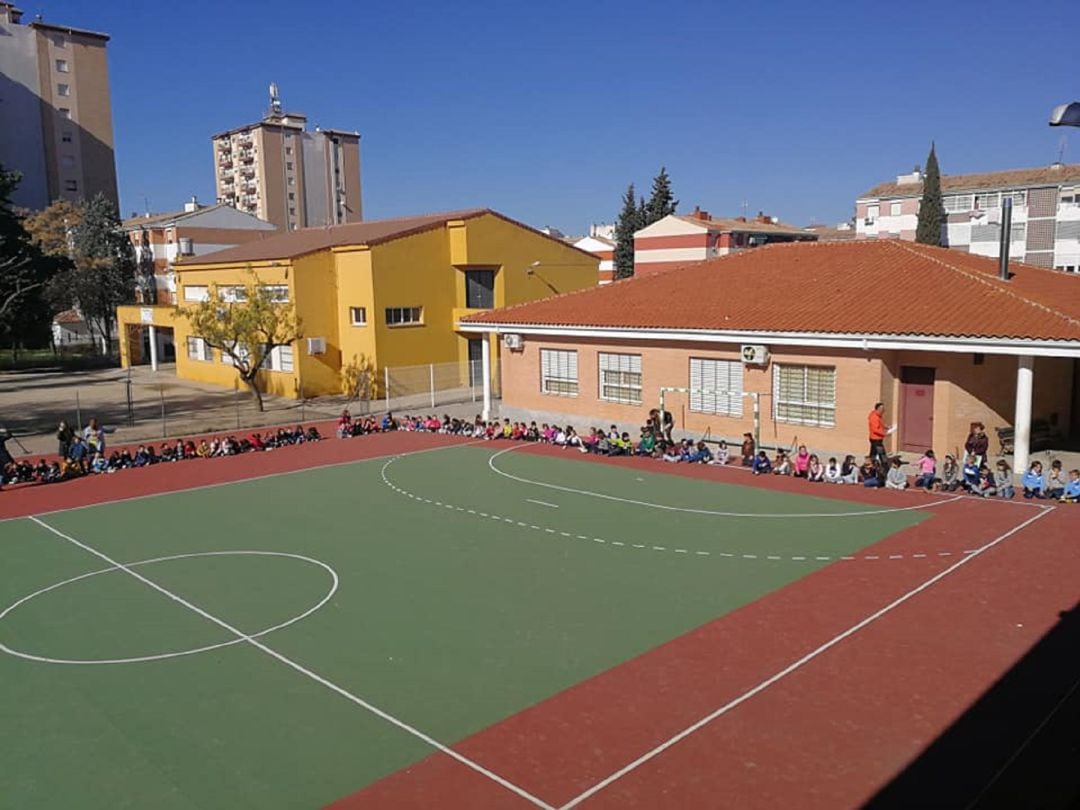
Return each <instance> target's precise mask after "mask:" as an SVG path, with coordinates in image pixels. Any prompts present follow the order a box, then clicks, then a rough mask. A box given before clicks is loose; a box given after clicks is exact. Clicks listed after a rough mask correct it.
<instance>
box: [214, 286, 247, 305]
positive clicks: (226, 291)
mask: <svg viewBox="0 0 1080 810" xmlns="http://www.w3.org/2000/svg"><path fill="white" fill-rule="evenodd" d="M218 297H219V298H220V299H221V300H222V301H224V302H225V303H226V304H242V303H244V302H245V301H247V287H244V286H243V285H236V284H233V285H230V286H228V287H219V288H218Z"/></svg>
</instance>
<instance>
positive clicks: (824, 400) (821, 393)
mask: <svg viewBox="0 0 1080 810" xmlns="http://www.w3.org/2000/svg"><path fill="white" fill-rule="evenodd" d="M773 417H774V418H775V419H776V421H778V422H787V423H790V424H794V425H811V426H816V427H834V426H835V425H836V368H835V367H832V366H792V365H781V364H779V363H776V364H774V365H773Z"/></svg>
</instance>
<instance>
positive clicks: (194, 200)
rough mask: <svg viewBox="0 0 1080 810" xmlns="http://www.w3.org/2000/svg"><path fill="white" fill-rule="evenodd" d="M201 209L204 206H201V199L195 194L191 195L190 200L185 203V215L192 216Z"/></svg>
mask: <svg viewBox="0 0 1080 810" xmlns="http://www.w3.org/2000/svg"><path fill="white" fill-rule="evenodd" d="M200 208H202V206H201V205H199V199H198V197H196V196H195V195H194V194H193V195H191V199H190V200H188V201H187V202H186V203H184V213H185V214H190V213H191V212H192V211H198V210H199V209H200Z"/></svg>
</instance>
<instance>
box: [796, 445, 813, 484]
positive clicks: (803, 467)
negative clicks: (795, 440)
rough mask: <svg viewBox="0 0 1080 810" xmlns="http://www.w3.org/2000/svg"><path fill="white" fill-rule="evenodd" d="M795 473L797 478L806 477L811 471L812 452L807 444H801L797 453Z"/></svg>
mask: <svg viewBox="0 0 1080 810" xmlns="http://www.w3.org/2000/svg"><path fill="white" fill-rule="evenodd" d="M793 466H794V475H795V477H796V478H806V477H807V475H808V473H809V471H810V452H809V451H808V450H807V449H806V445H805V444H800V445H799V451H798V452H797V453H796V454H795V462H794V465H793Z"/></svg>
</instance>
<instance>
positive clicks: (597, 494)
mask: <svg viewBox="0 0 1080 810" xmlns="http://www.w3.org/2000/svg"><path fill="white" fill-rule="evenodd" d="M518 449H520V448H518V447H508V448H506V449H505V450H500V451H499V452H497V453H494V454H493V455H492V456H491V457H490V458H488V467H490V468H491V470H492V472H494V473H495V474H496V475H501V476H502V477H503V478H509V479H511V480H513V481H517V482H519V483H522V484H532V485H533V486H537V487H546V488H547V489H557V490H559V491H560V492H570V493H573V494H575V495H585V496H587V497H590V498H603V499H604V500H606V501H618V502H619V503H629V504H633V505H634V506H647V507H649V508H652V509H663V510H665V511H668V512H685V513H687V514H693V515H713V516H715V517H732V518H850V517H865V516H867V515H891V514H892V513H893V512H914V511H919V510H922V509H930V508H932V507H935V506H944V505H945V504H947V503H955V502H956V501H959V500H963V499H964V496H963V495H955V496H953V497H951V498H944V499H942V500H936V501H931V502H929V503H920V504H916V505H915V506H896V507H891V508H888V509H862V510H858V511H853V512H719V511H716V510H713V509H691V508H689V507H684V506H670V505H668V504H663V503H653V502H651V501H638V500H635V499H634V498H621V497H619V496H618V495H606V494H604V493H603V492H593V491H592V490H589V489H574V488H573V487H564V486H561V485H559V484H550V483H548V482H547V481H533V480H532V479H530V478H522V477H521V476H517V475H513V474H512V473H508V472H505V471H504V470H500V469H499V468H498V467H496V466H495V459H497V458H498V457H499V456H502V455H505V454H506V453H511V452H513V451H514V450H518ZM810 497H814V495H813V494H811V496H810Z"/></svg>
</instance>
